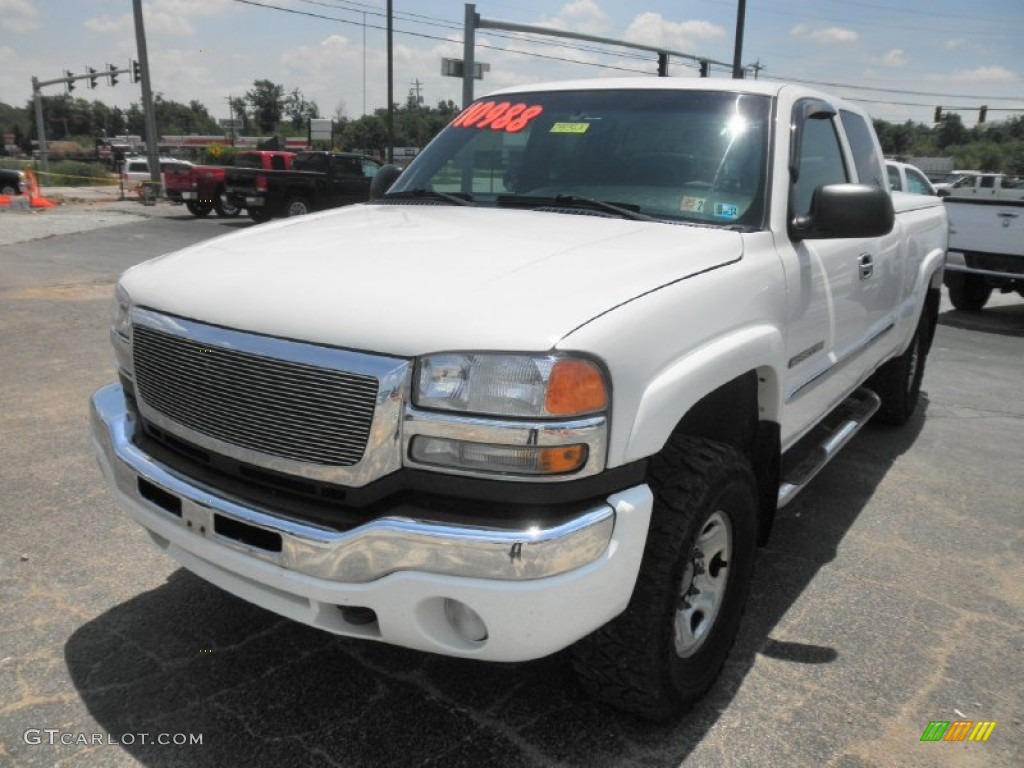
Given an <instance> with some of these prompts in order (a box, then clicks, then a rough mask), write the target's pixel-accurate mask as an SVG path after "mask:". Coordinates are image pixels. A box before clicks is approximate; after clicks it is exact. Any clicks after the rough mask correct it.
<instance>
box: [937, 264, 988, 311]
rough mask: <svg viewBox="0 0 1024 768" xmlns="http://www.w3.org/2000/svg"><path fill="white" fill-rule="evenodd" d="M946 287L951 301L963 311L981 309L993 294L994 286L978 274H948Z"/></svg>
mask: <svg viewBox="0 0 1024 768" xmlns="http://www.w3.org/2000/svg"><path fill="white" fill-rule="evenodd" d="M946 287H947V288H948V289H949V301H950V303H951V304H952V305H953V306H954V307H955V308H956V309H959V310H961V311H963V312H978V311H980V310H981V309H982V308H983V307H984V306H985V303H986V302H987V301H988V299H989V296H991V295H992V286H990V285H986V284H985V279H984V278H983V277H979V276H978V275H965V274H955V273H954V274H948V275H947V276H946Z"/></svg>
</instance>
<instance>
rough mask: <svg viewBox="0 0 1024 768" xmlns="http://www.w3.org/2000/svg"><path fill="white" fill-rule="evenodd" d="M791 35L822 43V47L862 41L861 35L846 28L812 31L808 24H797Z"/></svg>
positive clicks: (790, 32) (827, 28)
mask: <svg viewBox="0 0 1024 768" xmlns="http://www.w3.org/2000/svg"><path fill="white" fill-rule="evenodd" d="M789 34H790V35H792V36H793V37H806V38H808V39H809V40H812V41H814V42H815V43H820V44H821V45H831V44H832V43H852V42H855V41H857V40H858V39H860V35H858V34H857V33H856V32H854V31H853V30H852V29H845V28H844V27H824V28H822V29H815V30H812V29H811V28H810V27H808V26H807V25H806V24H797V25H796V26H795V27H793V28H792V29H791V30H789Z"/></svg>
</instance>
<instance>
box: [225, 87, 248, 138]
mask: <svg viewBox="0 0 1024 768" xmlns="http://www.w3.org/2000/svg"><path fill="white" fill-rule="evenodd" d="M228 108H229V109H230V110H231V116H232V118H233V119H235V120H241V121H242V128H241V130H240V131H239V133H240V134H241V135H243V136H247V135H249V133H250V132H251V131H252V121H251V120H250V119H249V111H248V109H246V102H245V99H244V98H243V97H241V96H230V97H229V98H228Z"/></svg>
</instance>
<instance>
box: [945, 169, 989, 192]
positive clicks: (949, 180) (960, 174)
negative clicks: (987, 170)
mask: <svg viewBox="0 0 1024 768" xmlns="http://www.w3.org/2000/svg"><path fill="white" fill-rule="evenodd" d="M979 175H981V171H950V172H949V173H948V174H947V175H946V177H945V178H944V179H943V180H942V181H937V182H935V184H934V186H935V190H936V191H937V192H938V193H939V196H940V197H943V196H945V195H948V194H949V191H950V190H951V189H952V188H953V187H954V186H956V185H957V184H960V183H961V182H963V181H964V180H965V179H968V178H973V177H975V176H979Z"/></svg>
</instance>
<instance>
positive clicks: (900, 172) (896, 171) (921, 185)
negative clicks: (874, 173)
mask: <svg viewBox="0 0 1024 768" xmlns="http://www.w3.org/2000/svg"><path fill="white" fill-rule="evenodd" d="M885 169H886V170H887V171H888V172H889V186H890V187H891V188H892V191H893V192H910V193H911V194H914V195H937V194H938V192H937V191H936V190H935V187H934V186H933V185H932V183H931V182H930V181H928V177H927V176H925V175H924V173H922V172H921V170H920V169H919V168H917V167H915V166H913V165H910V163H899V162H896V161H895V160H886V161H885Z"/></svg>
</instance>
